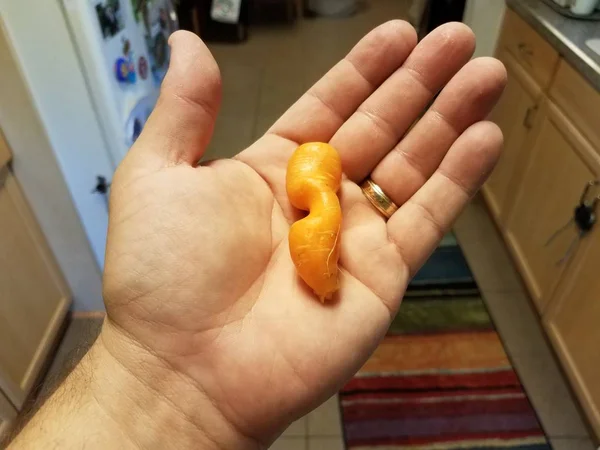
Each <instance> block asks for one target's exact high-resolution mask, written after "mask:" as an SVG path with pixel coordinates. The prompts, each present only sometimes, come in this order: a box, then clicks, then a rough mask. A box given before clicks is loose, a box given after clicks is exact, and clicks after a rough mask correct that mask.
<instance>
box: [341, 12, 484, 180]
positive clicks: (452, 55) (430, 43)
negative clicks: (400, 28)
mask: <svg viewBox="0 0 600 450" xmlns="http://www.w3.org/2000/svg"><path fill="white" fill-rule="evenodd" d="M474 48H475V38H474V35H473V32H472V31H471V30H470V28H469V27H467V26H466V25H464V24H461V23H447V24H444V25H442V26H440V27H438V28H436V29H435V30H434V31H433V32H432V33H430V34H429V35H427V37H425V39H423V40H422V41H421V42H420V43H419V44H418V45H417V47H416V48H415V49H414V50H413V52H412V53H411V54H410V56H409V57H408V59H407V60H406V62H405V63H404V64H403V66H402V67H401V68H400V69H399V70H397V71H396V72H395V73H394V74H393V75H392V76H391V77H389V78H388V79H387V80H386V81H385V82H384V83H383V84H382V85H381V86H380V87H379V89H377V90H376V91H375V92H374V93H373V94H372V95H371V96H370V97H369V98H368V99H367V100H365V102H364V103H362V104H361V105H360V107H359V108H358V109H357V111H356V112H355V113H354V114H353V115H352V117H350V118H349V119H348V121H347V122H345V123H344V124H343V125H342V126H341V127H340V129H339V130H338V131H337V132H336V134H335V136H333V138H332V139H331V145H333V146H334V147H335V148H337V149H338V150H339V152H340V154H341V155H342V159H343V163H344V172H345V173H346V175H347V176H348V177H349V178H350V179H351V180H353V181H360V180H362V179H363V178H365V177H366V176H367V175H368V174H369V173H371V171H372V170H373V168H374V167H375V165H376V164H377V163H378V162H379V161H380V160H381V159H382V158H383V157H384V156H385V155H386V154H387V153H388V152H389V151H390V150H391V149H392V148H393V147H394V146H395V145H396V144H397V142H398V141H399V140H400V138H401V137H402V135H404V133H405V132H406V130H408V128H409V127H410V126H411V124H412V123H413V122H414V121H415V120H416V119H417V117H418V116H419V114H421V113H422V111H423V109H424V108H425V107H426V106H427V104H428V103H429V102H430V101H431V100H432V99H433V97H434V96H435V94H436V93H437V92H438V91H439V90H440V89H441V88H442V86H443V85H444V84H446V83H447V82H448V80H450V78H452V76H453V75H454V74H455V73H456V72H457V71H458V70H459V69H460V68H461V67H462V66H463V65H464V64H465V63H466V62H467V61H468V60H469V58H470V57H471V55H472V54H473V50H474Z"/></svg>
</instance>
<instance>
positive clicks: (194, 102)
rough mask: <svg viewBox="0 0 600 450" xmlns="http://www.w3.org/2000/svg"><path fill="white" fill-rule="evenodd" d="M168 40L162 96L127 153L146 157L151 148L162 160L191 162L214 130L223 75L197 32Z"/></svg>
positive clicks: (176, 34)
mask: <svg viewBox="0 0 600 450" xmlns="http://www.w3.org/2000/svg"><path fill="white" fill-rule="evenodd" d="M169 45H170V46H171V61H170V64H169V70H168V72H167V74H166V76H165V79H164V81H163V83H162V86H161V89H160V96H159V98H158V101H157V103H156V107H155V108H154V111H153V112H152V114H151V115H150V117H149V118H148V121H147V123H146V125H145V127H144V130H143V132H142V134H141V135H140V137H139V138H138V140H137V141H136V143H135V145H134V146H133V148H132V149H131V152H130V153H132V155H131V156H134V155H135V156H136V157H137V156H138V155H140V154H143V155H140V156H144V157H145V158H148V157H149V156H150V155H149V153H152V154H153V155H152V156H155V157H156V159H157V160H158V161H157V162H158V163H159V164H160V165H164V164H168V165H170V164H179V163H184V164H192V165H195V164H196V163H197V162H198V160H199V159H200V158H201V157H202V155H203V154H204V151H205V150H206V146H207V145H208V143H209V142H210V138H211V136H212V133H213V129H214V125H215V120H216V117H217V112H218V110H219V106H220V104H221V74H220V73H219V67H218V66H217V63H216V61H215V60H214V58H213V57H212V55H211V53H210V51H209V50H208V48H207V47H206V45H204V43H203V42H202V41H201V40H200V38H199V37H198V36H196V35H195V34H193V33H190V32H188V31H177V32H175V33H173V34H172V35H171V37H170V38H169ZM153 159H154V158H153Z"/></svg>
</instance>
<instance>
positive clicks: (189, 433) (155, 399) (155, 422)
mask: <svg viewBox="0 0 600 450" xmlns="http://www.w3.org/2000/svg"><path fill="white" fill-rule="evenodd" d="M88 355H89V360H90V364H91V365H92V370H93V374H94V376H93V377H92V385H91V386H90V393H91V395H92V396H93V398H94V401H95V402H97V404H98V407H99V408H101V409H102V410H103V412H105V413H106V414H107V415H109V416H110V417H111V418H112V420H113V422H114V423H116V424H118V426H119V428H120V430H121V432H122V433H123V434H125V435H126V436H127V438H128V439H129V440H130V441H131V442H133V443H135V444H136V445H137V446H138V447H143V448H166V447H172V448H182V449H183V448H202V449H253V450H254V449H259V448H262V447H263V446H262V445H260V444H259V443H258V442H257V441H256V440H255V439H252V438H249V437H247V436H244V435H243V434H242V433H240V432H239V431H238V430H237V429H236V428H235V427H234V426H233V425H232V424H231V423H230V422H229V421H228V420H227V419H226V418H225V417H224V416H223V414H222V413H221V412H220V410H219V408H218V407H217V406H216V405H215V404H213V402H212V401H211V399H210V398H209V397H208V396H206V394H205V393H204V392H203V390H202V388H201V387H200V386H197V385H196V384H195V383H193V382H192V381H191V380H189V379H188V378H186V377H185V376H184V375H182V374H180V373H177V372H176V371H175V370H173V369H172V368H170V367H168V366H167V365H166V363H165V362H164V361H163V360H162V359H161V358H160V357H158V356H157V355H154V354H153V353H152V352H151V351H149V350H147V349H145V348H143V347H141V346H140V345H139V344H138V343H137V342H135V341H134V340H133V339H131V338H129V337H128V336H127V335H126V334H124V333H123V332H122V331H120V330H119V329H117V328H116V327H115V326H114V325H112V324H111V322H110V319H108V318H107V319H106V321H105V324H104V326H103V329H102V332H101V333H100V336H99V338H98V340H97V341H96V343H95V344H94V346H93V347H92V349H91V350H90V352H89V354H88Z"/></svg>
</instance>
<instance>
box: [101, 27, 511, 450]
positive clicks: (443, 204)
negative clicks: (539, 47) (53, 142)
mask: <svg viewBox="0 0 600 450" xmlns="http://www.w3.org/2000/svg"><path fill="white" fill-rule="evenodd" d="M170 43H171V45H172V61H171V66H170V69H169V73H168V75H167V77H166V79H165V81H164V83H163V87H162V90H161V96H160V99H159V101H158V104H157V107H156V109H155V111H154V112H153V114H152V116H151V118H150V120H149V121H148V123H147V125H146V127H145V129H144V131H143V133H142V135H141V136H140V138H139V139H138V141H137V142H136V144H135V145H134V147H133V148H132V149H131V151H130V153H129V154H128V156H127V157H126V159H125V160H124V161H123V163H122V164H121V166H120V167H119V169H118V170H117V173H116V175H115V177H114V180H113V186H112V193H111V200H110V226H109V237H108V246H107V254H106V266H105V267H106V269H105V279H104V288H105V292H104V293H105V301H106V308H107V319H106V322H105V326H104V329H103V332H102V334H101V338H100V341H99V342H100V345H102V346H103V347H104V348H105V349H106V350H107V351H108V352H109V353H110V354H111V355H112V357H113V358H114V360H115V361H118V363H119V365H121V366H122V367H123V368H124V369H125V370H126V371H127V372H128V373H130V374H132V375H133V376H134V377H135V378H137V379H139V380H140V381H141V382H142V384H143V385H144V386H146V387H147V388H148V389H149V390H150V391H151V392H154V393H155V394H156V396H157V397H159V398H161V399H163V400H164V403H165V404H167V405H169V407H170V408H172V409H173V411H174V414H176V415H178V416H179V417H180V418H181V419H182V421H183V422H185V423H186V425H189V426H190V428H191V429H194V430H196V431H198V432H199V433H201V434H203V435H204V436H205V438H206V441H207V442H210V443H211V444H212V445H214V446H215V447H219V446H220V447H223V448H246V447H248V448H253V447H257V446H261V445H268V444H269V443H270V442H271V441H272V440H273V439H274V438H275V437H276V436H277V434H278V433H280V432H281V431H282V430H283V429H284V428H285V427H286V426H287V425H289V423H291V421H293V420H294V419H296V418H298V417H300V416H301V415H303V414H305V413H307V412H308V411H309V410H311V409H312V408H314V407H316V406H317V405H318V404H319V403H321V402H322V401H324V400H325V399H326V398H327V397H329V396H330V395H332V394H333V393H334V392H335V391H336V390H337V389H339V388H340V386H341V385H342V384H343V383H344V382H345V381H346V380H347V379H348V378H349V377H351V376H352V375H353V374H354V373H355V371H356V370H357V369H358V368H360V366H361V365H362V364H363V363H364V362H365V360H366V359H367V358H368V357H369V355H370V354H371V353H372V351H373V350H374V349H375V347H376V346H377V344H378V342H379V341H380V339H381V338H382V337H383V336H384V334H385V332H386V330H387V328H388V326H389V323H390V320H391V319H392V318H393V317H394V315H395V314H396V312H397V311H398V308H399V305H400V301H401V298H402V295H403V293H404V290H405V288H406V285H407V283H408V281H409V280H410V278H411V276H412V275H413V274H414V273H415V272H416V270H417V269H418V268H419V267H420V266H421V264H422V263H423V262H424V261H425V260H426V258H427V257H428V255H429V254H430V253H431V252H432V251H433V250H434V248H435V247H436V245H437V244H438V242H439V241H440V239H441V238H442V236H443V235H444V234H445V233H446V232H447V231H448V230H449V229H450V226H451V225H452V223H453V221H454V220H455V219H456V217H457V216H458V214H459V213H460V211H461V209H462V208H463V207H464V206H465V204H466V203H467V202H468V201H469V199H470V197H471V196H472V195H473V194H474V193H475V192H476V191H477V189H478V188H479V187H480V186H481V184H482V183H483V182H484V181H485V179H486V178H487V176H488V174H489V173H490V171H491V169H492V167H493V165H494V163H495V161H496V159H497V157H498V155H499V152H500V148H501V145H502V135H501V132H500V131H499V129H498V128H497V127H496V126H495V125H493V124H491V123H489V122H485V121H483V120H484V119H485V117H486V116H487V114H488V113H489V111H490V110H491V108H492V107H493V105H494V104H495V102H496V101H497V99H498V98H499V96H500V94H501V92H502V90H503V87H504V85H505V83H506V73H505V70H504V68H503V66H502V64H501V63H499V62H498V61H496V60H494V59H491V58H480V59H475V60H473V61H470V62H467V61H469V58H470V57H471V54H472V52H473V49H474V37H473V34H472V32H471V31H470V30H469V29H468V28H467V27H466V26H464V25H462V24H456V23H454V24H446V25H444V26H442V27H440V28H438V29H437V30H435V31H434V32H433V33H431V34H430V35H429V36H427V37H426V38H425V39H424V40H423V41H422V42H421V43H419V44H418V45H416V34H415V32H414V30H413V29H412V27H411V26H410V25H408V24H407V23H405V22H401V21H392V22H388V23H386V24H384V25H381V26H380V27H378V28H376V29H375V30H374V31H372V32H371V33H370V34H368V35H367V36H366V37H365V38H364V39H362V40H361V42H360V43H359V44H358V45H357V46H356V47H355V48H354V49H353V50H352V51H351V52H350V53H349V55H348V56H347V57H346V58H345V59H344V60H342V61H341V62H340V63H338V64H337V65H336V66H335V67H334V68H333V69H332V70H331V71H330V72H329V73H328V74H326V75H325V76H324V77H323V78H322V79H321V80H320V81H319V82H318V83H317V84H316V85H315V86H313V87H312V88H311V89H310V90H309V91H308V92H307V93H306V94H305V95H304V96H303V97H302V98H301V99H300V100H299V101H298V102H297V103H296V104H294V105H293V106H292V107H291V108H290V109H289V110H288V111H287V112H286V113H285V114H284V115H283V116H282V117H281V118H280V119H279V120H278V121H277V122H276V123H275V124H274V125H273V126H272V127H271V129H270V130H269V131H268V132H267V133H266V134H265V135H264V136H263V137H261V138H260V139H259V140H258V141H256V142H255V143H254V144H253V145H252V146H251V147H249V148H248V149H245V150H243V151H242V152H241V153H239V154H238V155H237V156H236V157H235V158H233V159H231V160H218V161H212V162H210V163H206V164H202V165H200V166H198V167H197V166H196V162H197V161H198V160H199V159H200V158H201V157H202V155H203V152H204V150H205V149H206V146H207V144H208V142H209V140H210V137H211V133H212V130H213V126H214V121H215V118H216V115H217V111H218V108H219V103H220V77H219V71H218V68H217V65H216V63H215V61H214V60H213V58H212V56H211V55H210V52H209V51H208V49H207V48H206V47H205V46H204V44H203V43H202V42H201V41H200V40H199V39H198V38H197V37H195V36H194V35H192V34H190V33H186V32H178V33H175V34H174V35H173V36H172V37H171V40H170ZM415 46H416V47H415ZM307 64H310V61H307ZM444 86H445V87H444ZM443 87H444V88H443ZM442 88H443V90H441V93H440V94H439V96H438V97H437V98H436V99H435V102H434V103H433V105H432V106H431V107H430V108H429V110H428V111H427V112H426V113H425V114H424V115H423V116H422V117H421V118H420V119H419V121H418V122H417V123H416V125H415V126H414V127H413V128H412V129H410V131H409V132H408V133H407V134H406V135H405V133H406V132H407V130H409V128H410V126H411V125H412V124H413V122H414V121H415V120H417V119H418V118H419V116H420V114H421V113H422V112H423V110H424V109H425V108H426V107H427V105H428V104H429V103H430V102H431V101H432V99H433V97H434V95H435V94H436V93H438V91H440V89H442ZM232 132H235V131H234V130H232ZM309 141H322V142H330V143H331V144H332V145H333V146H334V147H335V148H337V150H338V151H339V153H340V155H341V158H342V163H343V169H344V174H345V179H344V181H343V183H342V187H341V190H340V201H341V205H342V211H343V228H342V232H341V244H340V245H341V257H340V270H341V274H340V290H339V291H338V293H337V294H336V296H335V297H334V299H333V301H331V302H330V303H326V304H321V303H320V302H319V301H318V299H317V298H316V297H315V295H314V294H313V293H312V292H311V291H310V289H308V288H307V287H306V286H305V285H304V284H303V282H302V281H301V280H299V278H298V276H297V275H296V272H295V269H294V266H293V264H292V261H291V258H290V255H289V250H288V244H287V233H288V230H289V226H290V224H291V223H292V222H293V221H295V220H297V219H298V218H300V217H301V216H302V214H301V213H300V212H298V211H297V210H294V209H293V208H292V207H291V206H290V204H289V202H288V200H287V196H286V192H285V171H286V164H287V160H288V158H289V157H290V155H291V153H292V151H293V150H294V149H295V148H296V147H297V146H298V145H299V144H300V143H304V142H309ZM369 175H370V176H371V177H372V179H373V180H374V181H375V182H376V183H377V184H379V185H380V186H381V187H382V188H383V189H384V191H385V192H386V193H387V194H388V195H389V196H390V197H391V198H392V199H393V200H394V202H395V203H396V204H398V205H401V207H400V209H399V210H398V211H397V212H396V213H395V214H394V215H393V216H392V217H391V218H390V219H389V220H388V221H387V222H386V220H384V218H383V217H382V216H381V215H379V213H377V212H376V211H375V210H374V209H373V207H372V206H371V205H370V204H369V202H368V201H367V200H366V198H365V197H364V195H363V194H362V192H361V190H360V188H359V187H358V185H357V183H358V184H360V182H361V181H362V180H363V179H365V178H366V177H367V176H369ZM149 414H150V415H151V413H149Z"/></svg>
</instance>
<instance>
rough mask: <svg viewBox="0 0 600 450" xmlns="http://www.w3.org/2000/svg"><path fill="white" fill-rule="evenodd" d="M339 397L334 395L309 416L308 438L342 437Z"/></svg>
mask: <svg viewBox="0 0 600 450" xmlns="http://www.w3.org/2000/svg"><path fill="white" fill-rule="evenodd" d="M341 435H342V424H341V419H340V406H339V401H338V396H337V395H334V396H333V397H331V398H330V399H329V400H327V401H326V402H325V403H323V404H322V405H321V406H319V407H318V408H317V409H315V410H314V411H312V412H311V413H310V414H309V415H308V436H309V437H317V436H341Z"/></svg>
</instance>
